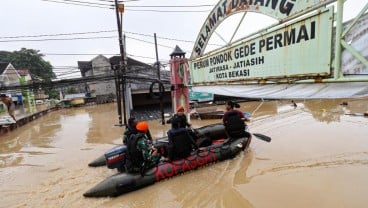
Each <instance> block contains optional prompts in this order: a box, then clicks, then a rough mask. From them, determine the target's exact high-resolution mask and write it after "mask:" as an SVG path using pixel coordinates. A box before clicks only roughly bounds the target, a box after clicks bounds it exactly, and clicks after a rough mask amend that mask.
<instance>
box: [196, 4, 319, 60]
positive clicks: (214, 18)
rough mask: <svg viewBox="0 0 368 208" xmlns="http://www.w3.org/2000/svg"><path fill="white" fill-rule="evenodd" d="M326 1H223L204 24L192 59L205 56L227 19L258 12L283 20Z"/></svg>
mask: <svg viewBox="0 0 368 208" xmlns="http://www.w3.org/2000/svg"><path fill="white" fill-rule="evenodd" d="M324 1H326V0H307V1H306V0H221V1H219V2H218V3H217V5H216V6H215V8H214V9H213V10H212V11H211V13H210V14H209V15H208V17H207V19H206V21H205V23H204V24H203V26H202V28H201V30H200V32H199V35H198V37H197V40H196V43H195V45H194V48H193V52H192V55H191V58H195V57H198V56H200V55H202V54H203V52H204V49H205V48H206V46H207V43H208V40H209V39H210V37H211V35H212V33H213V32H214V30H215V29H216V28H217V27H218V26H219V25H220V23H221V22H222V21H223V20H225V19H226V18H227V17H229V16H231V15H233V14H236V13H239V12H248V11H249V12H258V13H262V14H265V15H267V16H270V17H273V18H275V19H278V20H280V22H282V21H281V20H282V19H284V18H286V17H289V16H291V15H293V14H296V13H298V12H301V11H303V10H305V9H307V8H309V7H312V6H314V5H317V4H319V3H321V2H324Z"/></svg>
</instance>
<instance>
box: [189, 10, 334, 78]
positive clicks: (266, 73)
mask: <svg viewBox="0 0 368 208" xmlns="http://www.w3.org/2000/svg"><path fill="white" fill-rule="evenodd" d="M332 20H333V11H332V9H326V10H325V11H322V12H321V13H318V14H313V15H311V16H309V17H306V18H305V19H303V20H299V21H297V22H294V23H289V24H287V25H284V26H282V27H279V28H278V29H277V28H276V29H273V30H271V31H268V32H266V33H262V34H259V36H258V37H256V38H254V39H252V40H247V41H244V40H240V41H238V42H237V43H234V44H233V45H232V46H231V47H227V48H224V49H222V50H218V51H216V52H214V53H212V54H209V55H205V56H202V57H200V58H198V59H195V60H192V61H190V62H189V64H190V70H191V77H192V83H193V84H196V83H197V84H198V83H205V82H218V81H236V80H244V79H255V78H267V77H285V76H298V75H305V74H320V75H326V74H329V73H330V62H331V35H332V25H333V24H332Z"/></svg>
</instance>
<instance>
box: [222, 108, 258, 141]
mask: <svg viewBox="0 0 368 208" xmlns="http://www.w3.org/2000/svg"><path fill="white" fill-rule="evenodd" d="M234 107H235V108H239V107H240V105H239V104H238V103H235V102H233V101H227V102H226V112H225V114H224V116H223V118H222V122H223V124H224V126H225V129H226V132H227V134H228V136H229V138H230V139H234V138H240V137H247V138H248V141H247V144H246V147H248V145H249V143H250V141H251V139H252V135H251V134H250V133H249V132H247V131H246V130H247V129H248V128H247V125H246V124H245V123H244V122H245V121H250V119H249V118H247V117H245V116H244V113H243V112H241V111H239V110H235V109H234Z"/></svg>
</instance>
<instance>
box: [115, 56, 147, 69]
mask: <svg viewBox="0 0 368 208" xmlns="http://www.w3.org/2000/svg"><path fill="white" fill-rule="evenodd" d="M127 58H128V60H127V65H128V67H131V66H141V67H144V68H154V67H153V66H151V65H148V64H146V63H143V62H140V61H137V60H135V59H132V58H129V57H127ZM109 60H110V64H111V65H112V66H114V65H119V64H120V60H121V57H120V56H112V57H110V58H109Z"/></svg>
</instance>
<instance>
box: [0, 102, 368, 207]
mask: <svg viewBox="0 0 368 208" xmlns="http://www.w3.org/2000/svg"><path fill="white" fill-rule="evenodd" d="M342 102H348V105H340V104H341V103H342ZM296 103H297V105H298V107H296V108H294V107H292V106H291V103H290V101H268V102H247V103H242V104H241V105H242V108H241V110H242V111H244V112H250V113H251V114H252V115H253V120H252V122H250V123H249V127H250V131H251V132H253V133H262V134H265V135H268V136H270V137H272V141H271V142H270V143H266V142H264V141H261V140H259V139H256V138H255V137H254V138H253V140H252V143H251V145H250V149H249V150H247V151H245V152H243V153H241V154H240V155H238V156H237V157H235V158H234V159H232V160H227V161H223V162H218V163H216V164H212V165H209V166H206V167H204V168H201V169H199V170H196V171H191V172H189V173H186V174H184V175H180V176H176V177H173V178H172V179H168V180H165V181H163V182H159V183H156V184H154V185H152V186H149V187H146V188H144V189H141V190H137V191H135V192H132V193H128V194H125V195H122V196H119V197H115V198H84V197H83V193H84V192H86V191H87V190H88V189H90V188H91V187H93V186H94V185H96V184H97V183H99V182H100V181H102V180H103V179H105V178H106V177H108V176H110V175H113V174H114V173H115V170H110V169H107V168H106V167H98V168H91V167H88V166H87V164H88V163H89V162H91V161H92V160H94V159H95V158H97V157H98V156H100V155H102V154H103V153H104V152H105V151H106V150H108V149H110V148H112V147H114V146H115V145H117V144H121V134H122V132H123V130H124V128H123V127H116V126H115V124H117V122H118V120H117V111H116V105H115V104H105V105H98V106H87V107H81V108H72V109H64V110H59V111H55V112H51V113H49V114H47V115H45V116H43V117H41V118H39V119H37V120H35V121H33V122H31V123H29V124H27V125H25V126H22V127H20V128H17V129H16V130H15V131H13V132H11V133H9V134H6V135H4V136H2V137H1V138H0V195H1V198H0V207H7V208H8V207H38V208H42V207H47V208H49V207H67V208H74V207H76V208H82V207H114V208H128V207H131V208H138V207H165V208H166V207H170V208H171V207H175V208H177V207H232V208H233V207H242V208H250V207H256V208H270V207H272V208H285V207H298V208H310V207H326V208H331V207H334V208H339V207H367V205H368V197H367V193H368V177H367V175H368V136H367V133H368V118H367V117H363V116H359V115H357V116H354V115H345V114H346V113H364V112H368V98H366V99H354V100H346V99H344V100H308V101H304V100H303V101H296ZM219 108H220V109H224V106H219ZM191 122H192V123H193V126H194V127H199V126H203V125H206V124H211V123H218V122H220V120H192V121H191ZM149 124H150V129H151V132H152V135H153V137H155V138H158V137H162V136H164V135H165V134H166V131H167V130H168V129H169V125H165V126H162V125H161V124H160V120H154V121H150V122H149Z"/></svg>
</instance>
